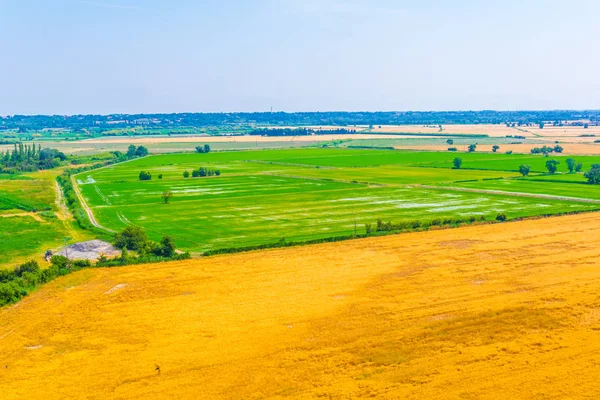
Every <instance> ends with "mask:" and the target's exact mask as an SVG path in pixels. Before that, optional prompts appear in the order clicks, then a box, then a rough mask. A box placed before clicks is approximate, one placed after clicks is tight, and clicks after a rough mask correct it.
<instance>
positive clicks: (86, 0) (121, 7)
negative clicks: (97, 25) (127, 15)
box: [80, 0, 145, 11]
mask: <svg viewBox="0 0 600 400" xmlns="http://www.w3.org/2000/svg"><path fill="white" fill-rule="evenodd" d="M80 3H81V4H87V5H91V6H96V7H104V8H114V9H119V10H136V11H142V10H145V9H144V8H142V7H138V6H131V5H126V4H114V3H102V2H99V1H91V0H81V1H80Z"/></svg>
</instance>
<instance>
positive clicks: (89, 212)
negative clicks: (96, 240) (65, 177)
mask: <svg viewBox="0 0 600 400" xmlns="http://www.w3.org/2000/svg"><path fill="white" fill-rule="evenodd" d="M70 178H71V184H72V185H73V190H74V191H75V195H76V196H77V198H78V199H79V202H80V203H81V207H82V208H83V210H84V211H85V213H86V214H87V216H88V219H89V220H90V223H91V224H92V225H93V226H95V227H96V228H98V229H102V230H103V231H107V232H110V233H115V231H113V230H112V229H108V228H105V227H104V226H102V225H100V224H99V223H98V221H97V220H96V217H95V216H94V213H93V211H92V209H91V208H90V207H89V206H88V204H87V202H86V201H85V198H84V197H83V195H82V194H81V191H80V190H79V186H78V185H77V180H76V179H75V175H71V177H70Z"/></svg>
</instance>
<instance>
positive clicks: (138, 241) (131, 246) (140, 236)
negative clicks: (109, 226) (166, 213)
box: [53, 226, 148, 258]
mask: <svg viewBox="0 0 600 400" xmlns="http://www.w3.org/2000/svg"><path fill="white" fill-rule="evenodd" d="M147 241H148V236H146V232H144V231H143V230H142V228H140V227H139V226H128V227H127V228H125V229H123V231H121V232H119V233H117V235H116V236H115V243H114V244H115V247H117V248H119V249H124V248H126V249H128V250H136V251H138V250H142V249H143V248H144V247H145V246H146V242H147ZM53 258H54V257H53Z"/></svg>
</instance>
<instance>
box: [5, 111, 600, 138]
mask: <svg viewBox="0 0 600 400" xmlns="http://www.w3.org/2000/svg"><path fill="white" fill-rule="evenodd" d="M544 121H555V124H556V122H558V123H559V126H560V124H561V123H562V122H561V121H576V122H572V123H571V125H583V126H585V125H588V126H589V125H598V122H599V121H600V110H549V111H489V110H488V111H423V112H421V111H419V112H415V111H405V112H299V113H285V112H263V113H179V114H111V115H72V116H63V115H53V116H47V115H33V116H26V115H13V116H8V117H0V130H6V129H17V130H18V131H19V132H20V133H26V132H28V131H39V130H42V129H57V128H63V129H65V128H67V129H71V130H85V129H92V128H93V129H114V128H123V127H133V126H140V125H145V126H152V127H155V128H164V129H169V128H170V129H174V128H185V127H220V126H227V125H239V124H247V125H251V124H254V125H272V126H277V125H279V126H289V125H294V126H298V125H305V126H309V125H310V126H315V125H316V126H319V125H321V126H322V125H337V126H353V125H367V126H371V125H373V126H375V125H443V124H506V125H507V126H523V125H526V126H529V125H540V124H542V123H545V122H544ZM578 121H590V122H585V123H584V122H578Z"/></svg>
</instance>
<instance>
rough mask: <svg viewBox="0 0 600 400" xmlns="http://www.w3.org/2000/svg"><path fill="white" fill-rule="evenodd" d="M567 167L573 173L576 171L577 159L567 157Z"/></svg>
mask: <svg viewBox="0 0 600 400" xmlns="http://www.w3.org/2000/svg"><path fill="white" fill-rule="evenodd" d="M567 168H568V169H569V173H571V174H572V173H573V172H574V171H575V160H574V159H573V158H567Z"/></svg>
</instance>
